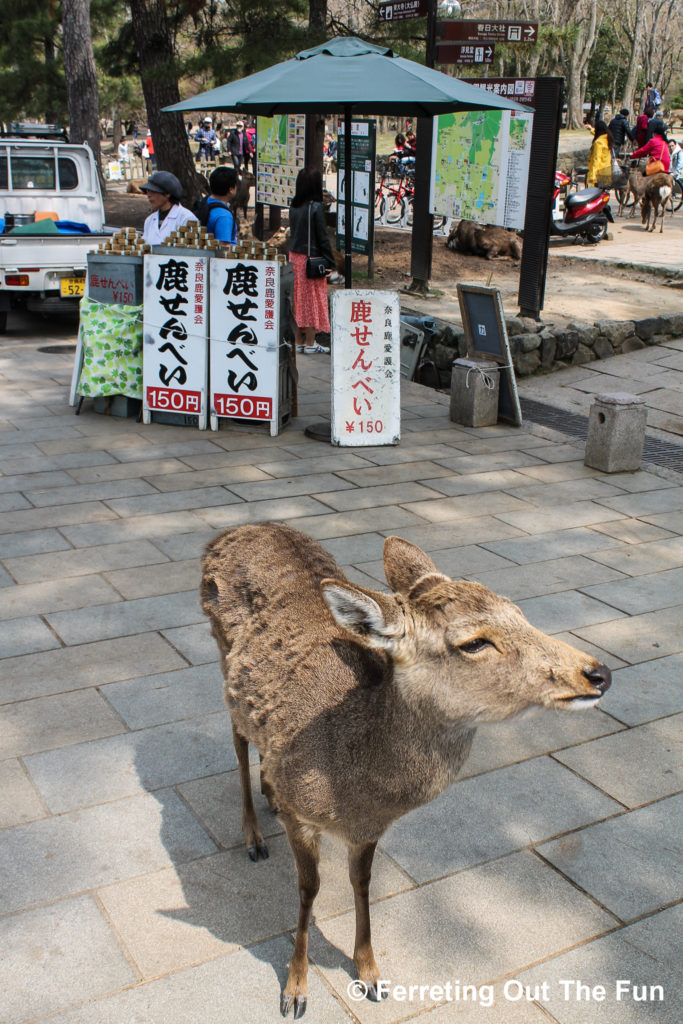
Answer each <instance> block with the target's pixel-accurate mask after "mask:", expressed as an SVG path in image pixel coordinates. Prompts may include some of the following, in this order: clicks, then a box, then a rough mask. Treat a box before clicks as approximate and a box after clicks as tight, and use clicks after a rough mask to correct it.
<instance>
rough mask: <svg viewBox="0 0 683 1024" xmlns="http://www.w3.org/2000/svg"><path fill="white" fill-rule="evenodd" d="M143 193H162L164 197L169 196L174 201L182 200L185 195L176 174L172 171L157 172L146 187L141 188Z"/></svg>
mask: <svg viewBox="0 0 683 1024" xmlns="http://www.w3.org/2000/svg"><path fill="white" fill-rule="evenodd" d="M140 191H141V192H160V193H161V194H162V195H169V196H170V197H171V198H172V199H180V198H182V194H183V186H182V185H181V184H180V182H179V181H178V179H177V178H176V176H175V174H171V172H170V171H155V172H154V174H152V175H151V176H150V179H149V181H148V182H147V183H146V184H145V185H141V186H140Z"/></svg>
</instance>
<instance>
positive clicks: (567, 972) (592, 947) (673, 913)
mask: <svg viewBox="0 0 683 1024" xmlns="http://www.w3.org/2000/svg"><path fill="white" fill-rule="evenodd" d="M682 925H683V921H682V920H681V906H680V905H679V906H677V907H671V908H670V909H668V910H662V911H660V912H659V913H658V914H654V915H653V916H652V917H648V918H646V919H645V920H644V921H638V922H637V924H632V925H629V926H628V927H626V928H622V929H621V930H620V931H617V932H614V933H613V934H611V935H606V936H604V937H602V938H599V939H594V941H593V942H589V943H587V944H586V945H584V946H580V947H579V948H578V949H576V950H572V951H571V952H569V953H565V954H564V955H563V956H559V957H557V958H555V959H554V960H549V961H547V962H546V963H544V964H541V965H540V966H538V967H535V968H533V969H531V970H529V971H526V972H524V973H521V974H519V975H518V977H519V980H520V981H521V982H522V983H523V984H524V985H527V984H528V985H538V984H539V983H542V982H543V981H545V982H546V984H547V987H548V993H549V996H550V998H549V999H548V1001H547V1002H545V1003H544V1006H546V1007H547V1010H548V1012H549V1013H551V1014H552V1016H553V1019H554V1020H556V1021H558V1022H559V1024H584V1021H586V1019H589V1020H590V1021H591V1024H612V1022H613V1021H619V1024H650V1022H656V1024H679V1021H680V1019H681V1005H680V978H679V975H678V973H677V971H676V965H675V964H674V963H672V958H671V952H672V950H673V949H675V947H676V943H677V936H680V932H681V926H682ZM579 979H580V980H581V982H582V983H583V984H584V985H586V986H588V987H589V988H590V989H591V990H592V989H593V988H594V987H595V986H598V985H600V986H602V987H603V989H604V999H602V1000H599V1001H596V1000H591V1001H590V1002H588V1001H587V999H586V993H585V990H581V993H580V994H581V998H577V988H576V985H566V984H564V985H563V984H560V982H561V981H565V982H566V981H567V980H579ZM619 980H621V981H622V982H623V981H627V986H626V987H625V988H624V986H623V985H622V986H621V987H620V988H618V987H617V983H618V981H619ZM657 986H661V988H662V990H663V992H662V994H663V997H664V998H663V999H662V1000H661V1001H660V998H659V997H660V992H659V990H658V989H657ZM566 996H568V998H566Z"/></svg>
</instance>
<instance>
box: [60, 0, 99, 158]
mask: <svg viewBox="0 0 683 1024" xmlns="http://www.w3.org/2000/svg"><path fill="white" fill-rule="evenodd" d="M62 37H63V40H64V77H65V79H66V98H67V102H68V104H69V138H70V140H71V142H87V143H88V145H89V146H90V148H91V149H92V151H93V153H94V155H95V160H96V162H97V167H98V169H99V173H100V177H102V155H101V153H100V108H99V98H98V94H97V71H96V70H95V57H94V54H93V49H92V38H91V35H90V0H64V2H63V4H62Z"/></svg>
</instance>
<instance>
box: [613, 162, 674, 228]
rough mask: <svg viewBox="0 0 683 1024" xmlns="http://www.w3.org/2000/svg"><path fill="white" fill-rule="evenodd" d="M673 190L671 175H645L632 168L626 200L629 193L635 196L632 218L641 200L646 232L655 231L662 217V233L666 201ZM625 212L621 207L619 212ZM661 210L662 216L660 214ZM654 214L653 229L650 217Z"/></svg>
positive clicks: (638, 169) (625, 194)
mask: <svg viewBox="0 0 683 1024" xmlns="http://www.w3.org/2000/svg"><path fill="white" fill-rule="evenodd" d="M672 189H673V178H672V177H671V175H670V174H665V173H660V174H650V175H646V174H643V172H642V170H641V169H640V167H633V168H631V172H630V174H629V176H628V188H627V189H626V190H625V193H624V196H623V198H624V199H627V198H628V195H629V193H631V194H632V195H633V199H634V202H633V207H632V209H631V217H633V216H634V215H635V212H636V204H637V202H638V201H639V200H640V212H641V220H642V223H643V224H644V225H645V230H646V231H654V229H655V225H656V223H657V217H658V216H661V224H660V228H659V233H660V234H661V233H662V230H663V228H664V209H665V206H666V201H667V199H668V198H669V196H670V195H671V192H672ZM622 210H623V205H621V206H620V208H619V212H620V213H621V212H622ZM660 210H661V214H660ZM651 214H654V216H653V219H652V227H650V216H651Z"/></svg>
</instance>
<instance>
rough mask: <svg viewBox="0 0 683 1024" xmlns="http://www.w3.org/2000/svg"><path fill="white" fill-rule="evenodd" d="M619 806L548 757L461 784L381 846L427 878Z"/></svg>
mask: <svg viewBox="0 0 683 1024" xmlns="http://www.w3.org/2000/svg"><path fill="white" fill-rule="evenodd" d="M580 749H584V748H583V747H581V748H580ZM620 809H621V808H620V806H619V804H617V803H615V802H614V801H613V800H610V799H609V798H607V797H605V796H604V795H603V794H601V793H598V792H596V791H595V790H594V789H593V788H592V787H591V786H588V785H587V784H586V783H584V782H582V781H581V780H580V779H577V778H576V776H575V775H573V774H572V773H571V772H568V771H566V770H560V771H558V770H557V765H556V764H554V762H553V761H552V760H551V759H550V758H534V759H532V760H529V761H524V762H522V763H520V764H515V765H510V766H508V767H505V768H500V769H497V770H496V771H492V772H488V773H487V774H485V775H479V776H477V777H476V778H470V779H464V780H462V781H461V782H457V783H456V784H455V785H454V786H451V787H450V788H449V789H448V790H446V792H445V793H442V794H441V796H440V797H438V798H437V799H436V800H434V801H432V803H430V804H426V805H425V806H424V807H419V808H417V810H414V811H411V813H410V814H407V815H406V816H405V817H403V818H401V819H400V820H399V821H397V822H395V823H394V824H393V826H392V827H391V830H390V831H389V832H388V833H387V834H386V836H384V838H383V839H382V840H381V846H382V849H383V850H385V851H386V852H387V853H388V854H389V855H390V856H391V857H393V859H394V860H395V861H396V863H397V864H400V866H401V867H402V868H403V869H404V870H405V871H407V872H408V874H410V875H411V876H412V877H413V878H415V880H416V881H418V882H426V881H428V880H429V879H430V878H438V877H439V876H440V875H445V874H448V873H449V872H453V871H459V870H461V869H462V868H464V867H469V866H471V865H473V864H477V863H480V862H481V861H486V860H491V859H492V858H494V857H499V856H501V855H502V854H506V853H510V852H511V851H512V850H516V849H520V848H522V847H526V846H529V845H530V844H531V843H536V842H539V841H540V840H541V839H543V838H545V837H548V836H551V835H555V834H556V833H558V832H564V831H567V830H569V829H574V828H578V827H579V826H580V825H585V824H586V823H587V822H589V821H595V820H596V819H599V818H605V817H607V816H608V815H611V814H614V813H615V812H617V811H619V810H620Z"/></svg>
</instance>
